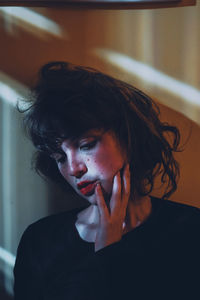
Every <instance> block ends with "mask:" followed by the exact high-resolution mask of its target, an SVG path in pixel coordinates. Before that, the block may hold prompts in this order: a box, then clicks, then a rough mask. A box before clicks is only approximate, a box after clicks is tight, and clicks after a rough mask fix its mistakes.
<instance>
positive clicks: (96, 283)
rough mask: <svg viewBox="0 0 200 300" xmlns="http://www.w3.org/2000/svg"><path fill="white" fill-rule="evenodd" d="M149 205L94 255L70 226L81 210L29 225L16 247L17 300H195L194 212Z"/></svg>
mask: <svg viewBox="0 0 200 300" xmlns="http://www.w3.org/2000/svg"><path fill="white" fill-rule="evenodd" d="M151 201H152V213H151V215H150V217H149V218H148V219H147V220H146V221H145V222H144V223H143V224H141V225H140V226H139V227H136V228H135V229H134V230H132V231H130V232H128V233H126V234H125V235H123V237H122V239H121V241H120V242H117V243H114V244H112V245H109V246H107V247H105V248H103V249H101V250H99V251H97V252H95V251H94V243H89V242H86V241H84V240H82V239H81V238H80V236H79V234H78V232H77V229H76V227H75V221H76V216H77V213H78V212H79V211H80V209H75V210H72V211H69V212H64V213H60V214H57V215H53V216H49V217H46V218H43V219H41V220H39V221H37V222H36V223H34V224H32V225H30V226H29V227H28V228H27V229H26V231H25V232H24V234H23V236H22V238H21V241H20V244H19V247H18V252H17V259H16V264H15V268H14V275H15V283H14V293H15V300H100V299H102V300H103V299H107V300H117V299H121V300H122V299H131V300H132V299H133V300H135V299H136V300H140V299H141V300H143V299H161V300H162V299H169V300H172V299H176V300H179V299H190V300H191V299H200V275H199V274H200V210H199V209H198V208H194V207H191V206H188V205H184V204H180V203H175V202H172V201H169V200H160V199H158V198H155V197H151ZM183 297H184V298H183ZM185 297H186V298H185Z"/></svg>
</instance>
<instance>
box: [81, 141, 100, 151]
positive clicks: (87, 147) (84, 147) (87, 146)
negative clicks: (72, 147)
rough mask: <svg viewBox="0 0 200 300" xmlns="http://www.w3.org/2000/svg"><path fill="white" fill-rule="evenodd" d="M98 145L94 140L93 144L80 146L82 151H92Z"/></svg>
mask: <svg viewBox="0 0 200 300" xmlns="http://www.w3.org/2000/svg"><path fill="white" fill-rule="evenodd" d="M96 143H97V141H96V140H94V141H92V142H89V143H86V144H83V145H81V146H80V150H90V149H92V148H94V147H95V146H96Z"/></svg>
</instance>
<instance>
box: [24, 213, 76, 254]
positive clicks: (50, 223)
mask: <svg viewBox="0 0 200 300" xmlns="http://www.w3.org/2000/svg"><path fill="white" fill-rule="evenodd" d="M81 209H82V208H81ZM81 209H80V208H76V209H73V210H70V211H66V212H62V213H59V214H55V215H51V216H47V217H44V218H42V219H40V220H38V221H36V222H34V223H32V224H30V225H29V226H28V227H27V228H26V230H25V231H24V233H23V235H22V237H21V240H20V243H19V247H18V253H19V252H27V251H29V249H31V252H33V253H34V255H35V256H40V257H41V256H44V257H45V255H46V254H47V253H49V254H50V253H52V255H53V253H54V254H55V255H56V253H57V254H58V253H60V252H62V251H63V249H64V247H68V248H69V245H72V244H73V242H74V240H75V241H76V239H75V237H76V231H75V228H74V224H75V220H76V216H77V213H78V212H79V211H80V210H81Z"/></svg>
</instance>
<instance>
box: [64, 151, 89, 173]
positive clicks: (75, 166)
mask: <svg viewBox="0 0 200 300" xmlns="http://www.w3.org/2000/svg"><path fill="white" fill-rule="evenodd" d="M67 165H68V174H69V175H70V176H74V177H76V178H81V177H82V176H83V175H84V174H85V173H86V172H87V166H86V165H85V163H84V161H81V160H80V159H77V158H76V157H74V156H73V155H70V156H69V155H68V158H67Z"/></svg>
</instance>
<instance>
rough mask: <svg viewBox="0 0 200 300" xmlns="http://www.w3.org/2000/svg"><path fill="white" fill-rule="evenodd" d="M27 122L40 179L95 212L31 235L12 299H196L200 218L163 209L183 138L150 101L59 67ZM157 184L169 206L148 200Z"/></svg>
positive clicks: (180, 209) (45, 223)
mask: <svg viewBox="0 0 200 300" xmlns="http://www.w3.org/2000/svg"><path fill="white" fill-rule="evenodd" d="M24 120H25V127H26V129H27V131H28V133H29V135H30V137H31V139H32V141H33V144H34V145H35V147H36V148H37V156H36V158H35V168H36V170H37V171H38V172H39V173H40V174H41V175H43V176H45V177H47V178H50V179H52V180H53V181H55V182H57V183H59V184H60V185H61V186H64V187H68V188H72V189H73V190H74V191H75V192H76V193H77V194H78V195H79V196H80V197H82V198H84V199H86V200H87V202H89V206H87V207H86V208H85V209H80V208H77V209H75V210H72V211H68V212H64V213H61V214H58V215H54V216H49V217H47V218H44V219H42V220H39V221H38V222H36V223H34V224H32V225H30V226H29V227H28V228H27V230H26V231H25V233H24V234H23V236H22V239H21V242H20V245H19V248H18V253H17V260H16V265H15V269H14V274H15V285H14V291H15V299H16V300H19V299H20V300H23V299H30V300H33V299H34V300H36V299H56V300H57V299H58V300H61V299H63V300H64V299H69V300H75V299H76V300H84V299H85V300H86V299H87V300H90V299H146V298H147V297H148V298H153V297H154V299H155V298H156V299H165V298H166V299H169V298H170V299H173V298H174V299H180V297H181V296H185V295H186V294H187V293H188V295H189V296H190V299H193V298H191V296H192V293H194V291H195V293H196V292H197V290H196V289H195V282H196V277H195V276H194V274H195V271H197V270H198V266H199V252H198V251H199V250H200V243H199V225H200V213H199V210H198V209H197V208H194V207H190V206H187V205H183V204H178V203H174V202H171V201H170V200H166V199H167V198H168V197H169V196H170V195H171V194H172V193H173V192H174V191H175V190H176V188H177V178H178V175H179V167H178V163H177V162H176V160H175V159H174V156H173V152H177V151H179V150H178V146H179V141H180V135H179V131H178V129H177V128H176V127H174V126H170V125H169V124H166V123H162V122H161V121H160V120H159V109H158V107H157V106H156V105H155V103H154V102H153V101H152V99H151V98H149V97H148V96H147V95H145V94H144V93H142V92H141V91H139V90H137V89H136V88H134V87H132V86H131V85H129V84H127V83H124V82H122V81H120V80H117V79H114V78H112V77H110V76H108V75H105V74H103V73H101V72H99V71H96V70H94V69H91V68H86V67H80V66H75V65H72V64H69V63H65V62H52V63H49V64H47V65H45V66H43V67H42V69H41V70H40V77H39V80H38V82H37V85H36V87H35V88H34V89H33V93H32V99H31V105H30V107H29V109H28V110H27V111H26V115H25V119H24ZM167 136H169V137H170V139H169V140H170V141H169V140H168V139H167ZM157 175H160V178H161V183H165V184H166V190H165V192H164V195H163V196H162V199H158V198H155V197H152V196H150V194H151V192H152V190H153V187H154V182H155V178H156V177H157ZM198 293H199V292H198Z"/></svg>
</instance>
